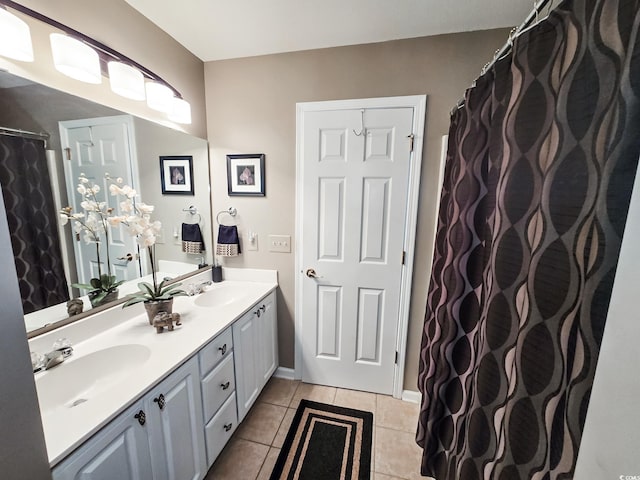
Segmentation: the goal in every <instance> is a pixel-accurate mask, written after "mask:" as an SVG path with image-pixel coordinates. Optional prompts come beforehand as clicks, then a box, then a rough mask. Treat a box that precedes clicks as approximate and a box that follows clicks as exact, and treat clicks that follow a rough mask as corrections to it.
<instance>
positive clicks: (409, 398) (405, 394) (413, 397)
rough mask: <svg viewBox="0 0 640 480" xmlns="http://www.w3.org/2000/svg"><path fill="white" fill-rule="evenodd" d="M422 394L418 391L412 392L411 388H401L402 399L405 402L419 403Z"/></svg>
mask: <svg viewBox="0 0 640 480" xmlns="http://www.w3.org/2000/svg"><path fill="white" fill-rule="evenodd" d="M421 399H422V396H421V395H420V392H414V391H413V390H403V391H402V400H404V401H405V402H411V403H420V400H421Z"/></svg>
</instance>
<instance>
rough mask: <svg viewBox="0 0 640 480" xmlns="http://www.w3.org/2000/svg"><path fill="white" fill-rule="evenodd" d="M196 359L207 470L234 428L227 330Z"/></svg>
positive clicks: (232, 375) (230, 341) (232, 376)
mask: <svg viewBox="0 0 640 480" xmlns="http://www.w3.org/2000/svg"><path fill="white" fill-rule="evenodd" d="M198 359H199V363H200V375H201V376H202V403H203V406H204V409H203V412H204V423H205V427H204V435H205V438H206V446H207V466H211V465H213V462H214V461H215V460H216V458H217V457H218V455H219V454H220V452H221V451H222V449H223V447H224V446H225V445H226V444H227V442H228V441H229V439H230V438H231V435H233V432H235V431H236V428H237V427H238V414H237V410H236V395H235V390H236V380H235V369H234V353H233V336H232V333H231V327H229V328H227V329H226V330H225V331H224V332H223V333H221V334H220V335H219V336H217V337H216V338H214V339H213V340H212V341H211V342H209V344H208V345H207V346H205V347H204V348H203V349H202V350H201V351H200V353H199V354H198Z"/></svg>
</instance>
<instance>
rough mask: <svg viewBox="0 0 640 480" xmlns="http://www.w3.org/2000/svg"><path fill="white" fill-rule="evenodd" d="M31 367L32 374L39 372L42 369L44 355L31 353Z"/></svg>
mask: <svg viewBox="0 0 640 480" xmlns="http://www.w3.org/2000/svg"><path fill="white" fill-rule="evenodd" d="M31 367H33V371H34V372H39V371H40V370H42V368H43V367H44V355H41V354H39V353H38V352H31Z"/></svg>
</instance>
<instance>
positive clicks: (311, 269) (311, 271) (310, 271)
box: [304, 268, 320, 278]
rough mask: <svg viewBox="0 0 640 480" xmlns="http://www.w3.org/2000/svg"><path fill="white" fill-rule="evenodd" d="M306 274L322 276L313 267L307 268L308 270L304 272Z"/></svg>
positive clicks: (312, 276)
mask: <svg viewBox="0 0 640 480" xmlns="http://www.w3.org/2000/svg"><path fill="white" fill-rule="evenodd" d="M304 274H305V275H306V276H307V277H309V278H320V277H319V276H318V274H317V273H316V271H315V270H314V269H313V268H307V271H306V272H304Z"/></svg>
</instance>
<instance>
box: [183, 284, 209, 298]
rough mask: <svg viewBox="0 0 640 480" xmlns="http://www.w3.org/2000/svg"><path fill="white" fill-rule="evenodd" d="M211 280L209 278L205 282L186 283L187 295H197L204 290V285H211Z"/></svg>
mask: <svg viewBox="0 0 640 480" xmlns="http://www.w3.org/2000/svg"><path fill="white" fill-rule="evenodd" d="M212 283H213V282H212V281H211V280H207V281H206V282H200V283H190V284H189V285H187V295H189V296H190V297H193V296H194V295H198V294H199V293H202V292H204V287H207V286H209V285H211V284H212Z"/></svg>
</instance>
